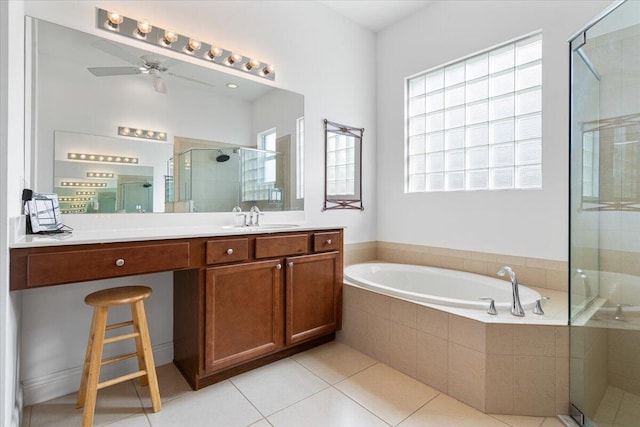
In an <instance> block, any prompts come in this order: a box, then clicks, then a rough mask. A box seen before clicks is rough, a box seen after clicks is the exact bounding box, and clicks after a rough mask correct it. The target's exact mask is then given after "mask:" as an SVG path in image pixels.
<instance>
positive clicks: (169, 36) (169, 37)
mask: <svg viewBox="0 0 640 427" xmlns="http://www.w3.org/2000/svg"><path fill="white" fill-rule="evenodd" d="M176 40H178V33H176V32H175V31H171V30H164V37H162V40H161V41H162V43H163V44H164V45H165V46H171V43H173V42H175V41H176Z"/></svg>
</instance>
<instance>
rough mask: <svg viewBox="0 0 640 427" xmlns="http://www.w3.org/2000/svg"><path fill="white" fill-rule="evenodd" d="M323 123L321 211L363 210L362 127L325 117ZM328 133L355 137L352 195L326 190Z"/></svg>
mask: <svg viewBox="0 0 640 427" xmlns="http://www.w3.org/2000/svg"><path fill="white" fill-rule="evenodd" d="M323 123H324V206H323V207H322V210H323V211H326V210H331V209H356V210H360V211H362V210H364V206H363V205H362V136H363V134H364V128H356V127H353V126H346V125H341V124H339V123H335V122H331V121H329V120H327V119H324V120H323ZM329 133H335V134H339V135H345V136H350V137H353V138H355V139H356V144H358V147H357V151H358V156H357V157H354V161H357V164H356V165H355V168H354V180H357V181H356V182H355V188H356V189H357V192H355V191H354V193H355V194H354V197H351V198H350V197H348V196H346V197H335V196H334V195H329V192H328V179H329V177H328V173H327V170H328V164H327V154H328V148H329V145H328V135H329Z"/></svg>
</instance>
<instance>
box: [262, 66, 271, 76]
mask: <svg viewBox="0 0 640 427" xmlns="http://www.w3.org/2000/svg"><path fill="white" fill-rule="evenodd" d="M271 73H273V65H267V66H266V67H264V68H263V69H262V74H264V75H265V76H266V75H267V74H271Z"/></svg>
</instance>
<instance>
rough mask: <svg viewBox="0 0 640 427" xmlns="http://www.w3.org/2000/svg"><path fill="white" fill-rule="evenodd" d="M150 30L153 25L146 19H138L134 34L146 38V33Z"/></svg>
mask: <svg viewBox="0 0 640 427" xmlns="http://www.w3.org/2000/svg"><path fill="white" fill-rule="evenodd" d="M151 30H153V26H152V25H151V24H149V23H148V22H147V21H145V20H142V21H138V24H137V25H136V36H138V37H142V38H146V37H147V34H149V33H150V32H151Z"/></svg>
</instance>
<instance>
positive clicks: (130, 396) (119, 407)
mask: <svg viewBox="0 0 640 427" xmlns="http://www.w3.org/2000/svg"><path fill="white" fill-rule="evenodd" d="M77 397H78V395H77V393H71V394H67V395H66V396H62V397H58V398H57V399H53V400H49V401H47V402H43V403H40V404H38V405H35V406H33V407H32V408H31V423H30V427H39V426H46V427H57V426H60V427H68V426H74V425H80V424H81V423H82V409H77V408H76V402H77ZM142 413H143V410H142V402H141V401H140V398H139V397H138V394H137V393H136V389H135V387H134V386H133V383H132V382H131V381H127V382H124V383H122V384H118V385H115V386H112V387H107V388H105V389H102V390H99V391H98V400H97V403H96V411H95V415H94V425H96V426H102V425H106V424H108V423H113V422H115V421H118V420H121V419H123V418H127V417H129V416H131V415H133V414H142Z"/></svg>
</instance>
